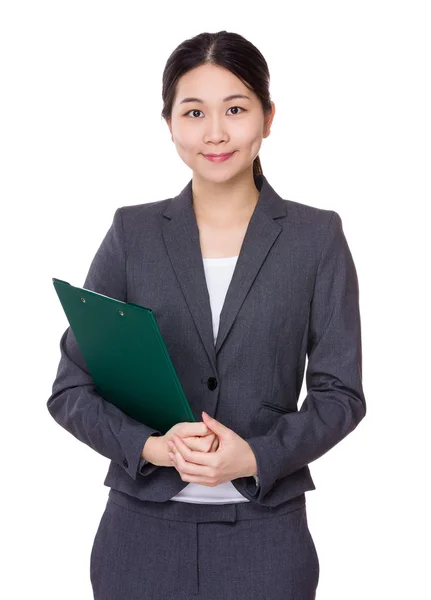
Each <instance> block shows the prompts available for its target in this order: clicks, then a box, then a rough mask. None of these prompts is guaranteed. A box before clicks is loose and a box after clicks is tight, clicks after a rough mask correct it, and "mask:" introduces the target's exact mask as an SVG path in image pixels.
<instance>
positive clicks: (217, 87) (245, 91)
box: [175, 64, 256, 105]
mask: <svg viewBox="0 0 431 600" xmlns="http://www.w3.org/2000/svg"><path fill="white" fill-rule="evenodd" d="M233 95H235V96H238V95H242V96H246V97H247V98H248V100H247V98H242V100H244V101H251V102H252V101H253V100H254V98H256V95H255V94H254V92H253V91H252V90H250V89H249V88H248V87H247V86H246V85H245V84H244V83H243V82H242V81H241V79H240V78H239V77H237V76H236V75H234V74H233V73H232V72H231V71H229V70H228V69H225V68H224V67H219V66H216V65H209V64H206V65H200V66H199V67H196V68H194V69H192V70H191V71H188V72H187V73H185V74H184V75H182V76H181V77H180V79H179V80H178V82H177V86H176V94H175V103H176V104H177V105H181V104H184V103H183V101H184V100H187V99H188V98H193V99H195V100H194V101H197V100H202V101H203V103H212V102H228V101H229V100H232V99H233V98H232V96H233ZM238 99H239V98H238Z"/></svg>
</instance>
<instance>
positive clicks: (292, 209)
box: [283, 200, 339, 225]
mask: <svg viewBox="0 0 431 600" xmlns="http://www.w3.org/2000/svg"><path fill="white" fill-rule="evenodd" d="M283 202H284V203H285V205H286V210H287V218H288V220H289V221H293V222H296V223H309V224H310V225H312V224H316V225H318V224H323V225H325V224H326V225H328V224H329V222H330V221H331V220H333V219H334V215H337V216H338V217H339V215H338V214H337V213H336V212H335V211H334V210H331V209H329V208H319V207H317V206H313V205H311V204H304V203H302V202H295V201H294V200H283Z"/></svg>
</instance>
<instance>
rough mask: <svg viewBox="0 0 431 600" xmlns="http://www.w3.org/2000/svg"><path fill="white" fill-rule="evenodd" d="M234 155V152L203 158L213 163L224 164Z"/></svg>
mask: <svg viewBox="0 0 431 600" xmlns="http://www.w3.org/2000/svg"><path fill="white" fill-rule="evenodd" d="M233 154H234V152H229V153H224V154H204V155H203V156H204V157H205V158H206V159H207V160H210V161H211V162H223V161H225V160H227V159H228V158H230V157H231V156H232V155H233Z"/></svg>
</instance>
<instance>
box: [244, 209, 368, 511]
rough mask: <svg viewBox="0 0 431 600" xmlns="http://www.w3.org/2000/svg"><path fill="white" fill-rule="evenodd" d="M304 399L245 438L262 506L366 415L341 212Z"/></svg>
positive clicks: (322, 274)
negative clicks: (298, 406)
mask: <svg viewBox="0 0 431 600" xmlns="http://www.w3.org/2000/svg"><path fill="white" fill-rule="evenodd" d="M307 356H308V365H307V371H306V384H307V395H306V397H305V399H304V402H303V404H302V406H301V409H300V410H299V411H297V412H293V413H286V414H285V415H282V416H281V417H280V418H278V419H277V421H276V422H275V424H274V426H273V428H272V429H271V431H270V432H269V433H268V434H266V435H263V436H257V437H252V438H250V439H247V442H248V443H249V445H250V447H251V449H252V450H253V452H254V454H255V457H256V463H257V474H258V477H259V482H260V488H259V489H256V490H255V491H254V495H255V497H256V500H257V501H258V502H259V501H261V500H262V498H263V497H264V496H265V495H266V494H267V493H268V492H269V491H270V490H271V488H272V487H273V486H274V484H275V483H276V481H277V480H278V479H281V478H283V477H286V476H288V475H290V474H292V473H294V472H295V471H297V470H298V469H300V468H302V467H304V466H305V465H307V464H309V463H311V462H312V461H314V460H316V459H317V458H319V457H320V456H322V455H323V454H325V453H326V452H327V451H328V450H330V449H331V448H332V447H333V446H335V445H336V444H337V443H338V442H340V441H341V440H342V439H343V438H344V437H345V436H347V435H348V434H349V433H350V432H351V431H353V430H354V429H355V427H356V426H357V425H358V423H359V422H360V421H361V419H362V418H363V417H364V416H365V413H366V404H365V397H364V393H363V389H362V350H361V324H360V311H359V287H358V279H357V273H356V269H355V265H354V262H353V258H352V255H351V252H350V249H349V246H348V244H347V241H346V238H345V236H344V232H343V227H342V221H341V218H340V216H339V215H338V213H336V212H332V216H331V217H330V221H329V225H328V230H327V234H326V239H325V241H324V244H323V248H322V252H321V255H320V261H319V264H318V267H317V271H316V279H315V284H314V290H313V296H312V300H311V303H310V314H309V330H308V344H307Z"/></svg>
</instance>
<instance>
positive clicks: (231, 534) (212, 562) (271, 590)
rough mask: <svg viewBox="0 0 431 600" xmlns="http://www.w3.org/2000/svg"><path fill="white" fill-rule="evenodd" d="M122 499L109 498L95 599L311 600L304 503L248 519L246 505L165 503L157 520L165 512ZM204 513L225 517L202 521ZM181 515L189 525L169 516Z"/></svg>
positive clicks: (311, 554) (310, 548)
mask: <svg viewBox="0 0 431 600" xmlns="http://www.w3.org/2000/svg"><path fill="white" fill-rule="evenodd" d="M125 497H126V495H123V494H120V493H119V492H115V493H114V494H110V497H109V498H108V501H107V504H106V507H105V510H104V512H103V514H102V517H101V520H100V523H99V526H98V529H97V532H96V535H95V538H94V542H93V547H92V550H91V556H90V580H91V585H92V588H93V594H94V598H95V600H147V599H148V600H250V599H251V598H253V600H314V599H315V597H316V589H317V584H318V580H319V559H318V555H317V552H316V547H315V545H314V541H313V538H312V536H311V534H310V531H309V528H308V524H307V513H306V504H305V496H302V501H300V502H298V500H295V499H294V500H295V501H292V502H291V503H290V504H289V505H286V506H285V507H284V511H287V512H282V514H279V513H272V512H271V511H269V512H268V511H266V512H265V516H260V515H258V517H256V514H253V517H252V518H250V511H253V510H254V507H252V506H250V504H251V503H238V504H229V505H222V506H219V507H218V508H217V507H215V505H211V506H205V505H203V504H196V505H195V504H191V503H182V502H175V501H169V502H167V503H163V504H166V508H167V509H168V510H166V511H165V516H162V515H163V512H162V511H163V510H164V507H163V506H162V505H158V503H147V502H145V503H141V502H140V501H139V500H137V499H133V501H132V500H131V499H130V497H128V498H129V500H126V499H125ZM300 500H301V499H300ZM156 504H157V507H156ZM179 504H180V505H182V506H177V505H179ZM149 505H154V506H155V507H156V509H157V510H152V511H150V510H147V509H146V508H145V507H146V506H149ZM185 505H186V506H185ZM142 507H144V508H143V510H142ZM169 508H171V512H169ZM205 509H208V511H207V514H208V515H210V514H213V515H215V514H220V515H222V514H223V515H228V516H223V517H216V519H217V520H215V519H214V520H211V519H212V518H213V517H211V519H210V518H207V519H205V518H202V515H204V514H205V512H206V511H205ZM218 509H220V511H221V512H220V513H217V510H218ZM182 510H183V511H184V514H186V515H187V518H186V520H181V519H180V518H179V517H178V516H172V515H176V514H181V511H182ZM172 511H174V512H172ZM175 511H179V513H176V512H175ZM194 513H195V514H196V515H197V516H198V517H197V518H196V519H193V514H194ZM155 514H157V516H154V515H155ZM166 515H167V516H166Z"/></svg>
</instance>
